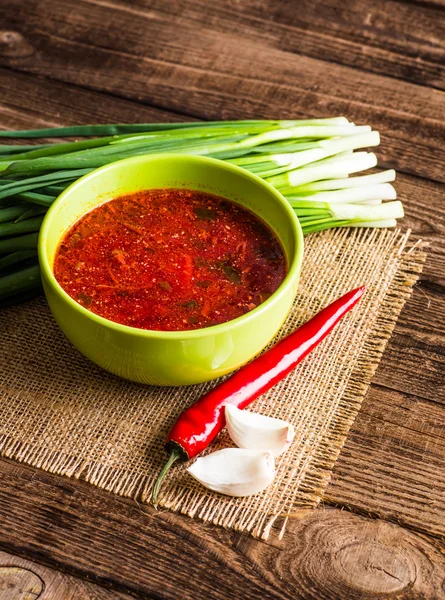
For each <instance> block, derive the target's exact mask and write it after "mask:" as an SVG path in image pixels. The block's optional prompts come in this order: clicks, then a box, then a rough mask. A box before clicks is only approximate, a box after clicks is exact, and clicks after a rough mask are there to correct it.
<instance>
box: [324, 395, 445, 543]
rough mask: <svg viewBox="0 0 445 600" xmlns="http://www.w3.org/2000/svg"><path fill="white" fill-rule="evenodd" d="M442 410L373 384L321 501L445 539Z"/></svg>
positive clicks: (444, 414) (444, 418)
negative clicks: (347, 507)
mask: <svg viewBox="0 0 445 600" xmlns="http://www.w3.org/2000/svg"><path fill="white" fill-rule="evenodd" d="M444 431H445V410H444V407H443V405H438V404H433V403H431V402H428V401H424V400H422V399H421V398H418V397H416V396H412V395H408V394H402V393H395V392H394V391H393V390H388V389H385V388H381V387H379V386H376V385H372V387H371V389H370V392H369V394H368V396H367V398H366V400H365V401H364V403H363V406H362V409H361V411H360V413H359V414H358V416H357V418H356V420H355V423H354V425H353V427H352V428H351V430H350V432H349V435H348V438H347V440H346V443H345V446H344V447H343V449H342V452H341V454H340V457H339V459H338V461H337V463H336V465H335V468H334V470H333V474H332V478H331V482H330V484H329V486H328V488H327V490H326V492H325V495H324V500H325V501H327V502H328V503H333V504H336V505H341V506H349V507H351V508H352V509H355V510H360V511H362V512H364V513H371V514H374V515H378V516H379V517H384V518H385V519H389V520H392V521H394V522H397V523H402V524H404V525H407V526H410V527H414V528H415V529H416V530H420V531H424V532H427V533H430V534H433V535H436V536H441V537H445V482H444V481H443V477H442V475H441V474H442V473H443V472H444V471H445V434H444Z"/></svg>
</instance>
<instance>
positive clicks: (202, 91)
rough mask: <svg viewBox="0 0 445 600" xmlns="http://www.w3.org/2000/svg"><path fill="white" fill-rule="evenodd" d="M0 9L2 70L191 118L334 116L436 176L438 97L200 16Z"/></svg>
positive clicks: (441, 153) (444, 132)
mask: <svg viewBox="0 0 445 600" xmlns="http://www.w3.org/2000/svg"><path fill="white" fill-rule="evenodd" d="M1 10H2V15H3V22H5V23H8V27H9V28H10V29H11V31H13V32H14V35H15V36H16V38H17V39H16V41H15V42H14V44H15V46H16V48H15V50H14V51H11V50H10V48H9V46H8V44H7V45H6V49H4V50H3V54H2V57H1V60H2V62H3V64H4V65H7V66H9V67H11V68H14V69H17V70H21V71H27V72H32V73H36V74H40V75H42V76H45V77H49V78H52V79H57V80H63V81H66V82H69V83H75V84H77V85H80V86H84V87H88V88H92V89H95V90H99V91H106V92H109V93H111V94H114V95H118V96H120V97H125V98H130V99H137V100H139V101H141V102H148V103H152V104H155V105H156V106H159V107H165V108H168V109H173V110H175V111H180V112H185V113H187V114H190V115H193V116H195V117H201V118H228V117H232V118H249V117H255V118H261V117H276V116H280V117H283V118H287V117H300V116H305V117H308V116H327V115H332V114H342V113H344V114H347V115H348V117H349V118H351V119H352V120H354V121H356V122H361V123H371V124H372V125H373V127H374V128H376V129H379V130H380V131H381V133H382V146H381V148H380V149H379V156H380V158H381V161H382V164H388V165H391V166H394V167H396V168H398V169H400V170H403V171H405V172H408V173H414V174H418V175H421V176H423V177H427V178H430V179H435V180H437V181H445V175H444V173H445V169H444V165H445V148H444V147H443V144H441V141H442V140H443V138H444V136H445V102H444V97H445V95H444V92H441V91H440V90H435V89H429V88H425V87H423V86H419V85H414V84H411V83H407V82H404V81H399V80H396V79H390V78H387V77H385V76H382V75H375V74H372V73H365V72H360V75H359V76H358V72H357V70H356V69H354V68H352V67H346V66H343V65H338V64H333V63H330V64H329V65H328V64H327V63H326V62H324V61H322V60H319V59H315V58H312V57H307V56H299V55H296V54H291V53H289V52H286V51H284V50H282V49H280V48H274V47H269V46H268V45H267V43H266V42H265V41H264V39H263V37H261V36H260V35H258V36H257V37H255V38H252V39H250V38H244V37H243V36H241V35H237V34H236V33H235V34H234V33H232V32H228V33H221V32H220V31H219V30H218V27H217V26H216V25H215V22H218V19H217V18H214V19H212V20H210V21H208V14H207V11H201V12H200V13H199V16H197V17H196V19H195V20H193V21H192V20H191V19H185V18H183V17H182V16H181V15H179V16H176V15H173V16H172V15H165V13H161V12H157V11H156V10H151V9H145V10H144V11H143V13H141V14H139V13H137V14H135V13H134V11H133V12H128V11H124V10H122V9H119V8H116V7H115V6H113V5H112V4H111V3H108V4H107V6H103V5H97V4H91V3H85V2H82V1H81V0H80V1H79V0H68V1H67V2H64V3H63V5H61V4H57V3H56V4H55V3H53V2H51V1H50V0H41V1H39V2H37V1H36V0H30V1H29V2H27V3H26V6H25V5H24V4H23V3H21V2H19V0H7V1H4V2H3V3H2V8H1ZM139 12H140V11H139ZM86 14H88V27H85V18H86V17H85V15H86ZM144 15H145V16H144ZM259 33H261V29H259ZM203 47H204V48H205V52H203V51H202V49H203ZM327 73H329V77H328V76H327ZM420 124H421V127H420Z"/></svg>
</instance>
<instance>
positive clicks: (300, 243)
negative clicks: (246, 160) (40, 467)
mask: <svg viewBox="0 0 445 600" xmlns="http://www.w3.org/2000/svg"><path fill="white" fill-rule="evenodd" d="M159 160H161V161H162V160H166V161H173V162H176V161H186V162H188V161H190V162H193V163H202V164H204V165H205V164H211V165H213V166H216V167H217V168H219V169H221V170H223V171H231V172H233V173H235V174H237V175H240V176H242V177H244V178H247V179H250V180H251V181H253V182H254V183H255V184H256V185H259V186H261V187H263V188H265V189H266V190H267V191H268V192H269V193H270V194H271V195H272V196H274V198H275V199H276V200H277V201H278V202H279V203H280V204H281V205H282V207H283V208H284V210H285V213H287V216H288V218H289V222H290V225H291V229H292V233H293V235H294V238H295V253H294V256H293V257H292V260H291V263H290V265H289V270H288V272H287V275H286V277H285V278H284V279H283V281H282V282H281V284H280V285H279V287H278V288H277V289H276V290H275V292H274V293H273V294H271V296H270V297H269V298H268V299H267V300H265V301H264V302H262V303H261V304H259V305H258V306H257V307H255V308H254V309H252V310H251V311H249V312H248V313H245V314H244V315H241V316H239V317H237V318H236V319H231V320H230V321H225V322H224V323H220V324H218V325H212V326H209V327H202V328H199V329H188V330H181V331H162V330H158V329H140V328H138V327H131V326H130V325H123V324H121V323H116V322H114V321H111V320H110V319H106V318H105V317H101V316H100V315H97V314H96V313H93V312H92V311H90V310H88V309H87V308H84V307H83V306H82V305H81V304H79V303H78V302H76V301H75V300H74V299H73V298H71V296H70V295H69V294H67V292H65V290H64V289H63V288H62V286H61V285H60V284H59V282H58V281H57V279H56V277H55V276H54V273H53V270H52V268H51V267H50V264H49V259H48V257H47V254H46V241H47V238H48V235H49V232H50V230H51V222H52V215H53V214H55V213H56V211H57V209H58V208H59V206H60V205H61V204H63V202H64V201H65V199H66V197H67V196H69V195H70V194H71V193H72V192H73V191H74V190H76V189H77V188H78V187H82V186H83V185H84V184H85V183H87V182H89V181H90V180H91V179H95V178H96V177H97V176H98V175H102V174H104V173H106V172H107V171H111V170H114V169H118V170H120V169H122V168H125V165H128V164H137V163H147V162H151V161H153V162H155V161H159ZM147 189H150V188H147ZM85 214H86V213H85ZM256 216H258V215H256ZM72 225H74V222H73V223H71V225H70V227H71V226H72ZM65 232H66V230H65ZM65 232H64V233H65ZM63 235H64V234H63ZM275 235H276V234H275ZM60 239H61V238H60V237H59V238H58V242H59V241H60ZM303 252H304V237H303V231H302V229H301V225H300V222H299V221H298V218H297V216H296V215H295V213H294V211H293V209H292V207H291V205H290V204H289V203H288V202H287V200H286V199H285V198H284V196H283V195H282V194H281V193H280V192H279V191H278V190H277V189H276V188H274V187H273V186H272V185H271V184H270V183H268V182H266V181H264V179H261V177H259V176H258V175H255V174H254V173H250V172H249V171H247V170H245V169H242V168H241V167H238V166H237V165H233V164H231V163H226V162H224V161H222V160H219V159H216V158H210V157H207V156H199V155H190V154H180V153H178V154H176V153H172V154H166V153H159V154H145V155H141V156H132V157H130V158H124V159H121V160H118V161H115V162H113V163H109V164H107V165H104V166H102V167H99V168H97V169H94V170H93V171H91V172H90V173H87V174H86V175H83V176H82V177H80V178H79V179H77V180H76V181H74V182H73V183H72V184H71V185H70V186H68V187H67V188H66V189H65V190H64V191H63V192H62V193H61V194H60V195H59V196H58V197H57V198H56V199H55V200H54V202H53V203H52V205H51V207H50V208H49V210H48V212H47V213H46V215H45V218H44V220H43V222H42V225H41V228H40V233H39V238H38V258H39V263H40V268H41V270H42V276H43V275H44V276H45V277H46V280H47V283H49V285H50V286H51V288H52V289H53V291H55V292H56V293H57V295H58V296H60V297H61V298H62V300H63V301H65V302H66V303H68V304H69V305H70V306H71V307H72V308H73V309H74V310H76V311H79V312H80V313H81V314H83V315H84V316H85V317H86V318H88V319H91V320H92V321H94V322H96V323H97V324H98V325H101V326H103V327H107V328H108V329H112V330H114V331H116V332H120V333H125V334H129V335H133V336H134V335H136V336H139V337H142V338H147V339H157V338H158V339H169V340H179V339H180V340H183V341H186V340H192V339H195V338H202V337H208V336H214V335H217V334H220V333H224V332H225V331H227V330H230V329H232V328H233V327H237V325H238V324H241V323H246V322H248V321H251V320H253V319H256V318H257V317H259V316H260V315H261V313H263V312H266V311H267V310H268V309H269V308H270V307H271V306H272V305H273V304H276V303H277V302H278V301H279V298H280V296H282V295H283V294H285V293H286V292H287V289H288V288H289V287H290V286H291V285H292V284H293V281H294V279H295V278H296V277H297V276H298V274H299V272H300V270H301V265H302V261H303Z"/></svg>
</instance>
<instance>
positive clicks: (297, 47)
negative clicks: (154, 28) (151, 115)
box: [89, 0, 445, 89]
mask: <svg viewBox="0 0 445 600" xmlns="http://www.w3.org/2000/svg"><path fill="white" fill-rule="evenodd" d="M89 2H90V3H91V4H94V5H99V6H103V7H107V8H109V7H110V6H111V7H115V8H118V9H119V10H122V11H124V12H126V13H129V14H133V15H138V16H139V17H140V18H142V19H144V18H147V12H148V11H147V2H146V1H145V0H137V1H136V2H132V3H131V5H130V4H128V3H126V2H124V1H123V0H89ZM443 8H444V5H442V7H440V6H428V5H425V6H419V5H410V4H408V3H403V2H397V1H392V0H389V1H388V0H373V1H372V2H367V3H366V4H363V3H362V2H357V1H356V0H345V1H343V2H341V3H339V2H337V1H336V0H322V1H319V2H317V3H314V2H312V1H311V0H300V2H299V3H298V10H296V9H295V4H294V3H292V2H286V1H285V0H279V1H277V0H265V1H263V2H257V1H255V0H245V1H244V2H241V3H239V2H238V3H234V2H232V1H230V0H225V1H221V2H216V3H213V4H210V5H209V3H208V2H205V1H203V0H194V1H193V2H180V3H171V2H168V3H166V2H162V0H156V1H152V2H150V13H151V14H153V12H154V11H156V12H157V13H165V14H166V15H168V16H169V17H170V18H175V19H176V18H180V19H181V20H182V21H194V20H195V21H196V20H200V19H201V18H202V14H203V13H205V14H206V16H207V20H208V21H210V22H211V26H212V27H213V28H214V30H215V32H217V33H218V34H219V35H220V34H226V33H232V34H236V35H239V36H240V37H242V38H245V39H249V40H255V39H257V38H258V36H261V39H262V41H263V42H264V44H265V45H267V46H268V47H269V48H279V49H280V50H283V51H284V52H292V53H296V54H304V55H306V56H312V57H313V58H319V59H322V60H325V61H328V62H336V63H339V64H342V65H346V66H351V67H354V68H356V69H360V70H362V71H370V72H374V73H378V74H380V75H385V76H391V77H396V78H398V79H403V80H405V81H410V82H412V83H417V84H422V85H426V86H429V87H439V88H441V89H444V88H445V62H444V60H443V57H444V53H445V48H444V44H443V40H444V39H445V18H444V11H443Z"/></svg>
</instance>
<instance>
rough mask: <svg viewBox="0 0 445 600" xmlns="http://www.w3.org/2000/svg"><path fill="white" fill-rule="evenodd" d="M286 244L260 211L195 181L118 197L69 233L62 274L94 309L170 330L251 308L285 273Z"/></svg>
mask: <svg viewBox="0 0 445 600" xmlns="http://www.w3.org/2000/svg"><path fill="white" fill-rule="evenodd" d="M286 272H287V265H286V258H285V256H284V252H283V249H282V247H281V245H280V243H279V241H278V240H277V239H276V237H275V235H274V234H273V233H272V232H271V230H270V229H269V228H268V227H267V226H266V225H265V224H264V223H263V222H262V221H260V220H259V219H258V218H257V217H256V216H255V215H254V214H253V213H251V212H250V211H248V210H246V209H245V208H243V207H241V206H239V205H238V204H235V203H233V202H231V201H229V200H226V199H225V198H221V197H219V196H215V195H213V194H207V193H204V192H199V191H195V190H183V189H157V190H148V191H144V192H138V193H135V194H131V195H128V196H120V197H119V198H115V199H113V200H110V201H109V202H105V203H104V204H102V205H100V206H98V207H96V208H94V209H93V210H92V211H91V212H89V213H87V214H86V215H85V216H83V217H82V218H81V219H80V220H79V221H78V222H77V223H76V224H75V225H74V226H73V227H72V228H71V229H70V230H69V231H68V233H67V234H66V235H65V237H64V238H63V240H62V242H61V244H60V246H59V248H58V250H57V253H56V257H55V262H54V274H55V277H56V279H57V280H58V282H59V284H60V285H61V286H62V287H63V289H64V290H65V291H66V292H67V293H68V294H69V295H70V296H71V297H72V298H73V299H74V300H76V301H77V302H78V303H79V304H81V305H82V306H84V307H86V308H88V309H89V310H91V311H92V312H94V313H97V314H98V315H100V316H102V317H105V318H106V319H110V320H111V321H115V322H116V323H122V324H124V325H129V326H131V327H138V328H142V329H156V330H162V331H181V330H186V329H198V328H201V327H208V326H211V325H217V324H219V323H224V322H225V321H229V320H231V319H235V318H236V317H239V316H241V315H243V314H244V313H246V312H248V311H250V310H252V309H253V308H255V307H256V306H257V305H258V304H261V302H264V300H266V298H268V297H269V296H270V294H272V293H273V292H274V291H275V290H276V289H277V288H278V286H279V285H280V284H281V282H282V281H283V279H284V278H285V276H286Z"/></svg>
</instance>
